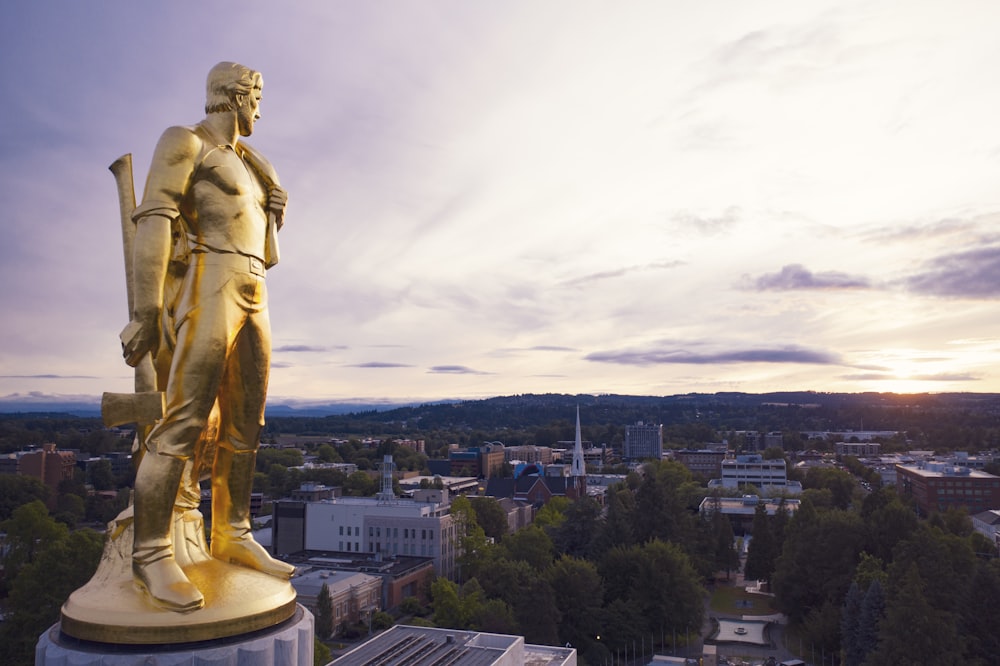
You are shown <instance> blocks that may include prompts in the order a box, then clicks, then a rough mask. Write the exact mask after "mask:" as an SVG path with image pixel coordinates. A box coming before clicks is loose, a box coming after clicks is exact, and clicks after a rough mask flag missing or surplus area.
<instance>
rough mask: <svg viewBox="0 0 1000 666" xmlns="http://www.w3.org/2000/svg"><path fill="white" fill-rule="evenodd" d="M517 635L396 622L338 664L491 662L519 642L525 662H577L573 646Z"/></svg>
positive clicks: (483, 665)
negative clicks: (537, 643) (528, 642)
mask: <svg viewBox="0 0 1000 666" xmlns="http://www.w3.org/2000/svg"><path fill="white" fill-rule="evenodd" d="M523 641H524V639H523V638H521V637H520V636H510V635H506V634H488V633H482V632H477V631H462V630H458V629H436V628H430V627H412V626H409V625H399V624H397V625H395V626H393V627H391V628H390V629H389V630H387V631H385V632H383V633H381V634H379V635H378V636H375V637H374V638H372V639H371V640H369V641H366V642H364V643H362V644H361V645H359V646H358V647H356V648H354V649H353V650H351V651H350V652H348V653H346V654H344V655H342V656H340V657H338V658H337V659H335V660H334V661H333V664H338V665H339V666H348V665H349V666H374V665H375V664H379V665H380V666H405V665H407V664H418V663H425V660H426V661H427V662H434V663H436V662H439V661H442V660H443V662H442V663H448V664H450V665H451V666H493V665H494V664H497V663H500V662H501V660H504V659H506V660H507V661H505V662H504V663H511V662H509V659H510V658H511V652H512V651H516V650H517V648H518V644H519V643H520V645H521V648H522V649H521V650H520V651H521V652H523V661H522V663H524V664H530V665H531V666H561V665H563V664H575V663H576V659H575V656H576V650H573V649H572V648H557V647H548V646H532V645H524V644H523Z"/></svg>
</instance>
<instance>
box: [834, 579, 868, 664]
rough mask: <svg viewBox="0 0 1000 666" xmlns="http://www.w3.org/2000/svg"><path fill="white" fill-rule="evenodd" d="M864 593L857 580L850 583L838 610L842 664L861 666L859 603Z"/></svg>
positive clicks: (862, 659) (862, 656)
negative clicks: (842, 603)
mask: <svg viewBox="0 0 1000 666" xmlns="http://www.w3.org/2000/svg"><path fill="white" fill-rule="evenodd" d="M863 599H864V595H862V593H861V588H860V587H858V582H857V581H854V582H852V583H851V587H850V588H848V590H847V596H846V597H845V598H844V607H843V609H842V610H841V612H840V648H841V652H842V654H843V659H844V666H861V663H862V662H863V661H864V657H865V655H864V653H862V652H861V651H860V646H859V639H860V631H859V629H860V627H859V623H860V621H861V603H862V601H863Z"/></svg>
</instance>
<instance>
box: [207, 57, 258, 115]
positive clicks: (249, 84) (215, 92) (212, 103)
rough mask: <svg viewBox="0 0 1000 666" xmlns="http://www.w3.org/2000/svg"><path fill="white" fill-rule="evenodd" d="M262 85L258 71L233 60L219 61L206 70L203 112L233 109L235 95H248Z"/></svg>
mask: <svg viewBox="0 0 1000 666" xmlns="http://www.w3.org/2000/svg"><path fill="white" fill-rule="evenodd" d="M263 85H264V79H263V77H261V75H260V72H258V71H255V70H252V69H250V68H249V67H246V66H244V65H240V64H238V63H235V62H220V63H219V64H218V65H216V66H215V67H213V68H212V69H211V70H210V71H209V72H208V80H207V81H206V83H205V88H206V92H205V113H220V112H223V111H233V110H234V109H235V107H234V106H233V99H234V98H235V97H236V96H237V95H249V94H250V93H251V92H253V90H254V89H255V88H257V89H259V88H261V87H263Z"/></svg>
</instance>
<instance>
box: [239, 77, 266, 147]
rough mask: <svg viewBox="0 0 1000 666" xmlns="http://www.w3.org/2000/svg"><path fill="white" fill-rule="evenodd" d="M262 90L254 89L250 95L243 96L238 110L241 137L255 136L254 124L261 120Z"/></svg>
mask: <svg viewBox="0 0 1000 666" xmlns="http://www.w3.org/2000/svg"><path fill="white" fill-rule="evenodd" d="M260 93H261V90H260V88H254V89H253V90H251V91H250V94H249V95H243V96H242V102H240V105H239V107H238V108H237V109H236V121H237V123H238V127H239V130H240V136H250V135H251V134H253V126H254V123H255V122H257V119H258V118H260V97H261V95H260Z"/></svg>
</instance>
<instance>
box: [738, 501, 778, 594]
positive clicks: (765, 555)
mask: <svg viewBox="0 0 1000 666" xmlns="http://www.w3.org/2000/svg"><path fill="white" fill-rule="evenodd" d="M777 557H778V553H777V552H776V548H775V543H774V536H773V535H772V534H771V520H770V518H769V517H768V515H767V508H766V507H765V506H764V503H763V502H760V503H758V504H757V507H756V508H755V509H754V514H753V538H751V539H750V545H749V546H748V547H747V561H746V564H745V565H744V567H743V574H744V576H745V577H746V578H747V579H748V580H768V581H769V580H771V576H772V575H773V574H774V563H775V560H776V559H777Z"/></svg>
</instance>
